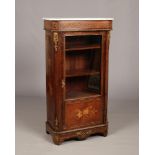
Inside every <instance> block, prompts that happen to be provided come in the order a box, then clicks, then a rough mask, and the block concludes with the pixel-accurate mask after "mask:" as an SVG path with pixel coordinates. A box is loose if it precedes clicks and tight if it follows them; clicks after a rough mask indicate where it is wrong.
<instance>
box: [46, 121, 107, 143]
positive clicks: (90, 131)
mask: <svg viewBox="0 0 155 155" xmlns="http://www.w3.org/2000/svg"><path fill="white" fill-rule="evenodd" d="M46 133H47V134H50V135H52V138H53V142H54V144H56V145H60V144H61V143H62V142H63V141H65V140H68V139H78V140H84V139H86V138H87V137H89V136H90V135H101V136H104V137H106V136H107V134H108V124H102V125H96V126H91V127H86V128H79V129H75V130H67V131H60V132H56V131H54V130H53V129H52V128H51V126H50V124H49V123H48V122H46Z"/></svg>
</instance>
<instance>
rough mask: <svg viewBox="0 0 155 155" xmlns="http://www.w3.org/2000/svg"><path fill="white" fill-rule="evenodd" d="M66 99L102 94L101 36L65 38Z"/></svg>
mask: <svg viewBox="0 0 155 155" xmlns="http://www.w3.org/2000/svg"><path fill="white" fill-rule="evenodd" d="M65 47H66V48H65V49H66V50H65V83H66V87H65V89H66V90H65V95H66V99H72V98H78V97H88V96H92V95H98V94H100V75H101V36H100V35H88V36H87V35H85V36H67V37H66V38H65Z"/></svg>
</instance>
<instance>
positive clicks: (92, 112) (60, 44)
mask: <svg viewBox="0 0 155 155" xmlns="http://www.w3.org/2000/svg"><path fill="white" fill-rule="evenodd" d="M112 20H113V19H111V18H89V19H88V18H87V19H86V18H80V19H76V18H75V19H71V18H68V19H65V18H64V19H53V18H44V29H45V33H46V35H45V36H46V94H47V122H46V132H47V133H48V134H51V135H52V137H53V141H54V143H55V144H61V143H62V142H63V141H64V140H67V139H73V138H77V139H80V140H82V139H86V138H87V137H88V136H90V135H92V134H100V135H103V136H107V133H108V120H107V104H108V55H109V41H110V31H111V30H112Z"/></svg>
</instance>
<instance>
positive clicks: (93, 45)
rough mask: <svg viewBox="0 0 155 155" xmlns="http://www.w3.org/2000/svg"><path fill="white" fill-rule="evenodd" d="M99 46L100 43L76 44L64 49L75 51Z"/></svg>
mask: <svg viewBox="0 0 155 155" xmlns="http://www.w3.org/2000/svg"><path fill="white" fill-rule="evenodd" d="M98 48H101V46H100V44H91V45H76V46H70V47H67V48H66V51H76V50H88V49H98Z"/></svg>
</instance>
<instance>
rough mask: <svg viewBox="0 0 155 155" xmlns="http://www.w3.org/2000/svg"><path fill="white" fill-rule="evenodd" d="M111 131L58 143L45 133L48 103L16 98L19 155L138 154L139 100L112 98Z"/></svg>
mask: <svg viewBox="0 0 155 155" xmlns="http://www.w3.org/2000/svg"><path fill="white" fill-rule="evenodd" d="M109 102H110V103H109V112H108V118H109V134H108V136H107V137H102V136H93V137H89V138H87V139H86V140H84V141H76V140H71V141H66V142H64V143H62V144H61V145H59V146H57V145H54V144H53V142H52V139H51V136H50V135H47V134H46V133H45V121H46V102H45V99H44V98H40V97H16V155H83V154H89V155H138V139H139V137H138V130H139V129H138V128H139V127H138V103H136V102H131V101H130V102H129V101H128V102H127V101H124V102H123V101H121V102H118V101H117V102H116V101H113V102H112V101H109Z"/></svg>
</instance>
